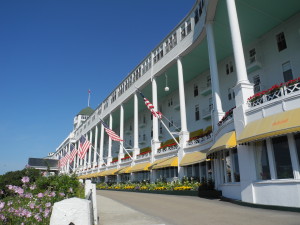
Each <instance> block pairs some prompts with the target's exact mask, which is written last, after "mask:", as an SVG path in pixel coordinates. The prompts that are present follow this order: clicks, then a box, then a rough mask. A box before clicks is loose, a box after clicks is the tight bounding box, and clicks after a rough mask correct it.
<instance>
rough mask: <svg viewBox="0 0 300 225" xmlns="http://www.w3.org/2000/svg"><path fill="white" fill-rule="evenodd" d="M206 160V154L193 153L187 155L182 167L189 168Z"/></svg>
mask: <svg viewBox="0 0 300 225" xmlns="http://www.w3.org/2000/svg"><path fill="white" fill-rule="evenodd" d="M205 160H206V153H204V152H193V153H189V154H186V155H185V156H184V157H183V159H182V160H181V162H180V164H179V165H180V166H188V165H192V164H195V163H199V162H202V161H205Z"/></svg>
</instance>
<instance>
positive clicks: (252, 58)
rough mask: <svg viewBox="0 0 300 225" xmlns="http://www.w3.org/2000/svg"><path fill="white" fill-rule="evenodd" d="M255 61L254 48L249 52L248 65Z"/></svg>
mask: <svg viewBox="0 0 300 225" xmlns="http://www.w3.org/2000/svg"><path fill="white" fill-rule="evenodd" d="M255 61H256V50H255V48H253V49H251V50H250V51H249V63H250V64H251V63H254V62H255Z"/></svg>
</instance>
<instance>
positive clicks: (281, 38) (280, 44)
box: [276, 32, 287, 52]
mask: <svg viewBox="0 0 300 225" xmlns="http://www.w3.org/2000/svg"><path fill="white" fill-rule="evenodd" d="M276 40H277V47H278V51H279V52H281V51H282V50H284V49H286V48H287V46H286V41H285V37H284V33H283V32H281V33H279V34H277V35H276Z"/></svg>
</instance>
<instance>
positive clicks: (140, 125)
mask: <svg viewBox="0 0 300 225" xmlns="http://www.w3.org/2000/svg"><path fill="white" fill-rule="evenodd" d="M146 125H147V123H146V122H141V123H140V124H139V128H144V127H146Z"/></svg>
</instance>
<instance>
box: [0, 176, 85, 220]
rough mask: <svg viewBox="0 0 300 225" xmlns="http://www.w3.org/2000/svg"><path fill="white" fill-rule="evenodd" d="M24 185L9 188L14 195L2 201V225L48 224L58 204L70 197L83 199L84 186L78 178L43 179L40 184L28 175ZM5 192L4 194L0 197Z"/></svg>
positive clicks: (0, 215)
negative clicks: (53, 209) (54, 206)
mask: <svg viewBox="0 0 300 225" xmlns="http://www.w3.org/2000/svg"><path fill="white" fill-rule="evenodd" d="M20 182H21V185H20V186H16V185H11V184H9V185H6V188H7V192H9V193H10V194H9V196H8V197H6V198H4V199H2V200H1V201H0V224H35V225H38V224H41V225H46V224H49V222H50V215H51V211H52V207H53V204H54V203H55V202H57V201H61V200H63V199H65V198H68V197H74V196H77V197H78V196H80V195H82V196H81V197H83V186H82V185H81V184H80V183H79V181H78V180H77V178H76V176H71V177H68V176H67V175H62V176H51V177H40V178H38V180H37V181H36V183H37V184H36V183H34V182H31V180H30V178H29V177H27V176H24V177H22V179H21V181H20ZM63 182H65V185H62V183H63ZM67 185H69V186H68V188H66V186H67ZM2 193H4V192H3V191H0V195H1V194H2Z"/></svg>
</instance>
